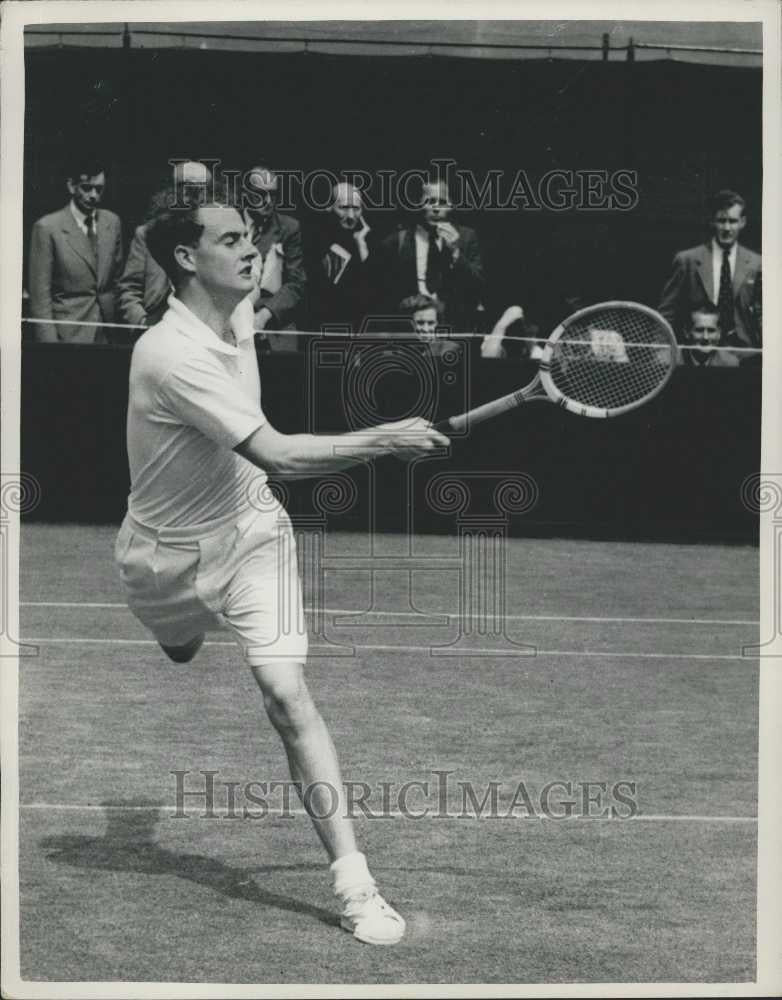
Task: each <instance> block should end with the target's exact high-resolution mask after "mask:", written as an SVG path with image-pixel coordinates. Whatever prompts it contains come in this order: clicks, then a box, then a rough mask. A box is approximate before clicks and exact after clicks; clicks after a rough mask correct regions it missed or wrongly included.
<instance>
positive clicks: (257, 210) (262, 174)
mask: <svg viewBox="0 0 782 1000" xmlns="http://www.w3.org/2000/svg"><path fill="white" fill-rule="evenodd" d="M277 187H278V182H277V175H276V174H273V173H272V172H271V170H253V172H252V173H251V174H250V176H249V177H248V178H247V208H248V209H249V211H250V213H251V214H252V215H255V216H257V217H258V218H259V219H268V217H269V216H270V215H271V214H272V212H273V211H274V203H275V201H276V199H277Z"/></svg>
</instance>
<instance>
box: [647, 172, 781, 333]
mask: <svg viewBox="0 0 782 1000" xmlns="http://www.w3.org/2000/svg"><path fill="white" fill-rule="evenodd" d="M745 213H746V206H745V202H744V199H743V198H742V197H741V195H740V194H737V193H736V192H735V191H719V192H718V193H717V194H716V195H715V196H714V198H713V199H712V202H711V213H710V218H711V222H710V228H711V231H712V236H711V239H709V240H708V241H707V242H706V243H704V244H701V245H700V246H697V247H692V248H691V249H689V250H682V251H681V252H680V253H677V254H676V256H675V257H674V260H673V273H672V275H671V277H670V278H669V279H668V282H667V283H666V285H665V288H664V289H663V292H662V296H661V299H660V305H659V311H660V313H662V315H663V316H664V317H665V318H666V319H667V320H668V322H669V323H670V324H671V326H672V327H673V329H674V331H675V332H676V335H677V336H679V337H682V338H686V334H687V331H688V330H689V326H690V318H691V316H692V313H693V312H694V310H696V309H702V308H704V307H706V308H708V307H714V306H716V307H717V312H718V314H719V319H720V328H721V331H722V338H723V340H722V342H723V344H731V345H733V346H735V347H761V345H762V331H761V324H760V276H761V257H760V254H757V253H754V252H753V251H752V250H748V249H747V248H746V247H743V246H741V245H740V244H739V242H738V238H739V234H740V233H741V230H742V229H743V228H744V226H745V225H746V222H747V219H746V214H745Z"/></svg>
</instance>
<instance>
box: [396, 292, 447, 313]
mask: <svg viewBox="0 0 782 1000" xmlns="http://www.w3.org/2000/svg"><path fill="white" fill-rule="evenodd" d="M422 309H434V310H436V312H437V317H438V319H439V317H440V316H441V315H442V312H443V304H442V302H440V300H439V299H433V298H432V297H431V295H423V294H421V293H419V294H418V295H408V297H407V298H406V299H402V301H401V302H400V303H399V311H400V312H401V313H403V314H404V315H405V316H412V315H413V313H417V312H420V311H421V310H422Z"/></svg>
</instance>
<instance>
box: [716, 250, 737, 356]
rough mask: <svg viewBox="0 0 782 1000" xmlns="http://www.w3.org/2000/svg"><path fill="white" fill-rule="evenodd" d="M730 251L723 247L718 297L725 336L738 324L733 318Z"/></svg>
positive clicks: (718, 306) (718, 307)
mask: <svg viewBox="0 0 782 1000" xmlns="http://www.w3.org/2000/svg"><path fill="white" fill-rule="evenodd" d="M728 254H729V251H728V250H726V249H725V248H724V247H723V249H722V266H721V267H720V291H719V296H718V298H717V309H718V310H719V314H720V327H721V329H722V336H723V338H725V337H727V336H729V335H730V334H731V333H733V328H734V326H735V325H736V324H735V322H734V318H733V283H732V281H731V277H730V261H729V260H728Z"/></svg>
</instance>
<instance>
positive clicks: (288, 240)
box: [253, 212, 307, 330]
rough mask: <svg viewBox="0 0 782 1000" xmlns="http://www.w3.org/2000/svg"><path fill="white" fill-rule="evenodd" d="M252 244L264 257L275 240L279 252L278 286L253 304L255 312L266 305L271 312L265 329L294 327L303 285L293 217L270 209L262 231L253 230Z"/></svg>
mask: <svg viewBox="0 0 782 1000" xmlns="http://www.w3.org/2000/svg"><path fill="white" fill-rule="evenodd" d="M253 243H254V245H255V248H256V250H258V252H259V253H260V254H261V256H262V257H264V258H265V257H266V254H267V253H269V251H270V250H272V248H273V247H274V245H275V243H278V244H280V246H281V247H282V254H283V267H282V286H281V287H280V290H279V291H278V292H275V293H274V295H271V296H269V297H264V298H262V299H261V300H260V301H259V302H258V303H257V305H256V307H255V311H256V312H258V311H259V310H260V309H261V308H262V307H263V306H266V308H267V309H268V310H269V311H270V312H271V313H272V315H273V317H274V322H273V324H270V325H269V326H268V327H267V329H270V330H274V329H276V330H282V329H285V328H286V327H287V328H292V327H295V322H296V317H297V312H298V309H299V307H300V306H301V304H302V300H303V298H304V293H305V291H306V288H307V272H306V269H305V267H304V250H303V248H302V243H301V226H300V225H299V223H298V221H297V220H296V219H294V218H293V216H291V215H281V214H280V213H279V212H274V213H273V214H272V217H271V219H270V220H269V224H268V226H266V228H265V229H263V230H256V232H255V234H254V236H253Z"/></svg>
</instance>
